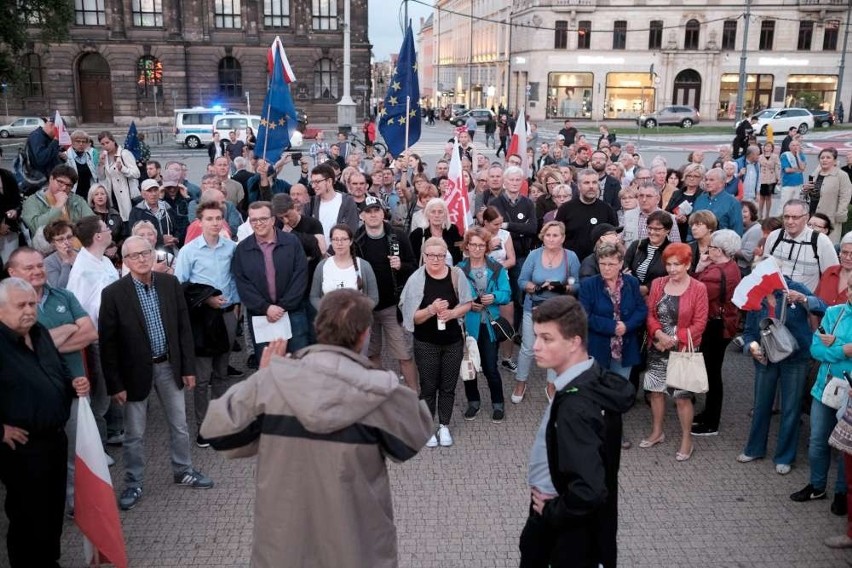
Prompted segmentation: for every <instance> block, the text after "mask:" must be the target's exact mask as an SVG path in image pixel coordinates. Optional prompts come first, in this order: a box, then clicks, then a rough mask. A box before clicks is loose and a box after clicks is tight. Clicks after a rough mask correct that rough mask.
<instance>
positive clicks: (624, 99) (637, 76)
mask: <svg viewBox="0 0 852 568" xmlns="http://www.w3.org/2000/svg"><path fill="white" fill-rule="evenodd" d="M654 93H655V91H654V85H653V83H652V82H651V76H650V75H649V74H648V73H607V76H606V108H605V109H604V116H605V117H606V118H623V119H626V118H636V117H638V116H639V115H641V114H642V113H643V112H651V111H653V110H654V105H655V104H656V101H655V100H654Z"/></svg>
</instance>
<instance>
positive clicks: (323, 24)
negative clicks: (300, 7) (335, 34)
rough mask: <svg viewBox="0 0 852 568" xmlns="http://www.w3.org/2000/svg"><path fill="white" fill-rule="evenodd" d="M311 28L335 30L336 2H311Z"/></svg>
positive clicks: (320, 0) (318, 0)
mask: <svg viewBox="0 0 852 568" xmlns="http://www.w3.org/2000/svg"><path fill="white" fill-rule="evenodd" d="M311 14H312V19H311V22H312V23H311V26H312V27H313V28H314V29H315V30H336V29H337V0H313V9H312V12H311Z"/></svg>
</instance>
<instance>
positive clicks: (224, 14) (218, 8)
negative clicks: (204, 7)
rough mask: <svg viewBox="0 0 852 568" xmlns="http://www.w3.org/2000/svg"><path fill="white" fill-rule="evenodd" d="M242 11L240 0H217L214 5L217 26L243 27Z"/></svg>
mask: <svg viewBox="0 0 852 568" xmlns="http://www.w3.org/2000/svg"><path fill="white" fill-rule="evenodd" d="M241 13H242V12H241V7H240V0H216V1H215V3H214V5H213V21H214V23H215V25H216V27H217V28H226V29H234V28H241V27H243V18H242V15H241Z"/></svg>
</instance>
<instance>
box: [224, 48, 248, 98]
mask: <svg viewBox="0 0 852 568" xmlns="http://www.w3.org/2000/svg"><path fill="white" fill-rule="evenodd" d="M219 92H220V93H222V95H223V96H224V97H227V98H231V99H236V98H240V97H242V96H243V70H242V67H241V66H240V62H239V61H237V59H236V58H235V57H230V56H228V57H223V58H222V59H220V60H219Z"/></svg>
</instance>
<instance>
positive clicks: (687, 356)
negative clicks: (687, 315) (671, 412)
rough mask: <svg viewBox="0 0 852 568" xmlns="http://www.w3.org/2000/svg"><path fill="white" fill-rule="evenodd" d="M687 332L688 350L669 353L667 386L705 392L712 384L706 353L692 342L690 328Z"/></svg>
mask: <svg viewBox="0 0 852 568" xmlns="http://www.w3.org/2000/svg"><path fill="white" fill-rule="evenodd" d="M686 333H687V336H688V338H689V339H688V341H689V343H688V345H687V348H686V350H685V351H672V352H671V353H669V364H668V367H667V368H666V386H667V387H671V388H674V389H680V390H685V391H689V392H694V393H705V392H707V391H708V390H710V386H709V384H708V382H707V368H706V367H705V366H704V355H702V354H701V353H700V352H699V351H696V350H695V346H694V345H693V344H692V333H691V332H690V331H689V330H686Z"/></svg>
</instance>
